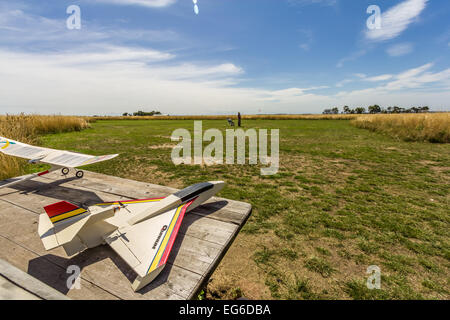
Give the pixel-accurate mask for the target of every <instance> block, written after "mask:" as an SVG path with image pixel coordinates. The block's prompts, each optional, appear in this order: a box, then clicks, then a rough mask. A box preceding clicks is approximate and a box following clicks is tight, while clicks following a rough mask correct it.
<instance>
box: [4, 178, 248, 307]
mask: <svg viewBox="0 0 450 320" xmlns="http://www.w3.org/2000/svg"><path fill="white" fill-rule="evenodd" d="M3 183H6V181H5V182H0V184H3ZM175 191H177V190H176V189H173V188H169V187H164V186H159V185H154V184H149V183H143V182H137V181H133V180H128V179H122V178H117V177H112V176H107V175H102V174H98V173H93V172H88V171H85V175H84V178H83V179H77V178H75V177H69V178H65V177H63V176H61V173H59V172H58V173H52V174H49V175H47V176H45V177H40V178H36V179H34V180H30V181H26V182H23V183H21V184H18V185H15V186H13V187H11V188H5V189H0V258H1V259H4V260H5V261H7V262H9V263H10V264H12V265H14V266H16V267H17V268H19V269H21V270H23V271H25V272H27V273H28V274H30V275H32V276H33V277H35V278H37V279H38V280H40V281H42V282H43V283H45V284H47V285H49V286H50V287H53V288H55V289H56V290H58V291H60V292H62V293H64V294H65V295H66V296H67V297H69V298H72V299H150V300H151V299H177V300H180V299H192V298H195V297H196V296H197V294H198V293H199V291H200V290H201V289H202V288H203V286H204V285H205V284H206V283H207V281H208V278H209V277H210V275H211V274H212V273H213V271H214V270H215V268H216V267H217V265H218V264H219V262H220V260H221V259H222V257H223V256H224V255H225V253H226V251H227V250H228V248H229V247H230V245H231V243H232V242H233V240H234V238H235V237H236V235H237V234H238V232H239V230H240V229H241V227H242V226H243V225H244V223H245V222H246V220H247V219H248V217H249V215H250V213H251V209H252V208H251V205H250V204H247V203H244V202H239V201H233V200H228V199H223V198H211V199H210V200H208V201H207V202H206V203H205V204H204V205H202V206H200V207H198V208H196V209H194V210H193V211H191V212H190V213H189V214H187V215H186V217H185V218H184V220H183V224H182V226H181V229H180V232H179V234H178V237H177V241H176V243H175V245H174V247H173V250H172V252H171V255H170V258H169V262H168V263H167V266H166V268H165V269H164V270H163V272H162V273H161V274H160V275H159V276H158V277H157V278H156V280H154V281H153V282H152V283H151V284H149V285H148V286H146V287H145V288H143V289H141V290H140V291H139V292H136V293H135V292H133V290H132V289H131V283H132V282H133V280H134V278H135V277H136V274H135V273H134V271H133V270H132V269H131V268H130V267H128V265H127V264H126V263H125V262H124V261H123V260H122V259H121V258H120V257H119V256H118V255H117V254H116V253H115V252H114V251H113V250H112V249H111V248H110V247H109V246H107V245H102V246H99V247H96V248H93V249H88V250H86V251H84V252H82V253H80V254H78V255H75V256H73V257H70V258H69V257H67V256H66V254H65V253H64V250H63V249H62V248H57V249H54V250H51V251H45V249H44V246H43V245H42V243H41V241H40V239H39V236H38V234H37V227H38V215H39V214H41V213H44V212H45V211H44V209H43V207H44V206H46V205H49V204H52V203H55V202H58V201H61V200H66V201H69V202H72V203H74V204H76V205H79V206H89V205H93V204H95V203H99V202H105V201H115V200H125V199H143V198H151V197H162V196H166V195H169V194H170V193H173V192H175ZM70 265H77V266H79V267H80V269H81V281H80V284H81V286H80V287H81V288H80V289H75V288H73V289H70V290H69V289H68V287H67V285H66V283H67V280H68V278H69V277H70V276H71V275H72V274H69V273H66V270H67V268H68V266H70Z"/></svg>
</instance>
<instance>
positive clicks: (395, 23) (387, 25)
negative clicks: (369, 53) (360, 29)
mask: <svg viewBox="0 0 450 320" xmlns="http://www.w3.org/2000/svg"><path fill="white" fill-rule="evenodd" d="M427 2H428V0H405V1H403V2H401V3H399V4H397V5H395V6H394V7H392V8H390V9H389V10H387V11H386V12H384V13H383V14H382V15H381V28H380V29H372V30H367V31H366V32H365V36H366V39H368V40H370V41H375V42H379V41H385V40H390V39H394V38H396V37H398V36H399V35H400V34H401V33H402V32H403V31H405V30H406V29H407V28H408V26H409V25H410V24H412V23H413V22H414V21H416V20H417V18H418V17H419V15H420V14H421V13H422V11H423V10H424V9H425V7H426V5H427Z"/></svg>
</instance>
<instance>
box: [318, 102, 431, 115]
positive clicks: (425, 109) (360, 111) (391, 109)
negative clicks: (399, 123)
mask: <svg viewBox="0 0 450 320" xmlns="http://www.w3.org/2000/svg"><path fill="white" fill-rule="evenodd" d="M429 111H430V108H429V107H428V106H424V107H411V108H408V109H406V108H401V107H397V106H394V107H387V108H386V109H384V108H381V107H380V106H379V105H377V104H375V105H373V106H369V107H368V108H367V111H366V108H364V107H356V108H354V109H351V108H350V107H349V106H344V108H343V109H342V112H341V113H343V114H363V113H370V114H376V113H423V112H429ZM323 114H339V108H337V107H334V108H332V109H325V110H324V111H323Z"/></svg>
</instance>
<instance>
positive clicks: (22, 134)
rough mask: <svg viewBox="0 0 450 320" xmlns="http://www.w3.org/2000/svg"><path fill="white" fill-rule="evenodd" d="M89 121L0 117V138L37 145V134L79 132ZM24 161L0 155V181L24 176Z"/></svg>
mask: <svg viewBox="0 0 450 320" xmlns="http://www.w3.org/2000/svg"><path fill="white" fill-rule="evenodd" d="M89 122H90V119H89V118H84V117H72V116H40V115H23V114H21V115H6V116H0V136H2V137H5V138H9V139H13V140H17V141H20V142H24V143H29V144H33V143H37V138H38V135H39V134H45V133H59V132H68V131H80V130H82V129H85V128H87V127H88V126H89ZM25 167H26V161H24V160H22V159H19V158H15V157H10V156H5V155H3V154H1V153H0V180H3V179H7V178H10V177H15V176H18V175H21V174H24V171H25Z"/></svg>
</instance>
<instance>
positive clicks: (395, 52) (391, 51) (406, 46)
mask: <svg viewBox="0 0 450 320" xmlns="http://www.w3.org/2000/svg"><path fill="white" fill-rule="evenodd" d="M412 51H413V45H412V44H411V43H399V44H395V45H393V46H390V47H389V48H387V50H386V52H387V54H388V55H390V56H391V57H400V56H404V55H407V54H408V53H411V52H412Z"/></svg>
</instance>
